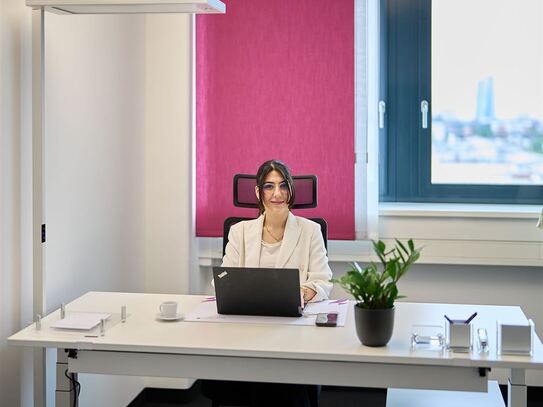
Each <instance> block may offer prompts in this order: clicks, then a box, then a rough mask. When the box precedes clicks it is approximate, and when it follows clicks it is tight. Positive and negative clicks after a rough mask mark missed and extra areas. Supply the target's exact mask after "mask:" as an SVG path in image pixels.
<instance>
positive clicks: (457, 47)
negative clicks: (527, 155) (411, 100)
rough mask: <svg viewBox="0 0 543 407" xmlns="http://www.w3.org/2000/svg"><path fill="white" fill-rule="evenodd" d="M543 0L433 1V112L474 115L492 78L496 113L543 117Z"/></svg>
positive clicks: (458, 115)
mask: <svg viewBox="0 0 543 407" xmlns="http://www.w3.org/2000/svg"><path fill="white" fill-rule="evenodd" d="M542 17H543V1H541V0H522V1H518V0H508V1H506V0H437V1H433V2H432V103H433V106H432V113H433V115H434V116H435V115H436V114H439V113H453V114H454V115H455V116H456V117H457V118H459V119H464V120H472V119H474V118H475V113H476V105H477V84H478V82H479V81H481V80H484V79H485V78H487V77H489V76H491V77H493V79H494V100H495V109H496V117H497V118H499V119H500V118H502V119H510V118H514V117H518V116H529V117H532V118H536V119H541V120H543V58H542V56H543V28H542V26H543V24H541V21H542V20H543V19H542Z"/></svg>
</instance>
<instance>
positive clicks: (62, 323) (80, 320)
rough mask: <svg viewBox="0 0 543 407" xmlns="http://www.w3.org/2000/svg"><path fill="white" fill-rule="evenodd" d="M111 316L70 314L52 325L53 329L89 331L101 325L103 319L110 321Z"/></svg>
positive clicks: (81, 313)
mask: <svg viewBox="0 0 543 407" xmlns="http://www.w3.org/2000/svg"><path fill="white" fill-rule="evenodd" d="M110 316H111V314H104V313H98V312H70V313H67V314H66V317H65V318H64V319H59V320H58V321H57V322H55V323H53V324H51V328H60V329H77V330H85V331H88V330H90V329H92V328H94V327H95V326H97V325H98V324H99V323H100V320H101V319H108V318H109V317H110Z"/></svg>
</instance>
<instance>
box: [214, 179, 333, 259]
mask: <svg viewBox="0 0 543 407" xmlns="http://www.w3.org/2000/svg"><path fill="white" fill-rule="evenodd" d="M292 179H293V180H294V188H295V189H296V200H295V201H294V205H293V207H292V209H305V208H316V207H317V177H316V176H315V175H295V176H293V177H292ZM255 186H256V175H248V174H236V175H234V194H233V195H234V206H237V207H240V208H258V201H257V199H256V195H255ZM249 219H254V218H249V217H236V216H233V217H229V218H226V219H225V220H224V224H223V234H222V254H223V256H224V254H225V252H226V245H227V244H228V233H229V232H230V228H231V227H232V226H233V225H235V224H236V223H238V222H241V221H242V220H249ZM308 219H310V220H312V221H313V222H316V223H318V224H319V225H320V227H321V233H322V238H323V239H324V247H325V248H326V249H327V250H328V223H326V220H324V219H323V218H308Z"/></svg>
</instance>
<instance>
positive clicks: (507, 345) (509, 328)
mask: <svg viewBox="0 0 543 407" xmlns="http://www.w3.org/2000/svg"><path fill="white" fill-rule="evenodd" d="M534 332H535V326H534V322H533V321H532V320H531V319H529V320H528V322H527V323H526V324H523V325H513V324H504V323H502V322H500V321H496V343H497V353H498V355H526V356H532V353H533V348H534Z"/></svg>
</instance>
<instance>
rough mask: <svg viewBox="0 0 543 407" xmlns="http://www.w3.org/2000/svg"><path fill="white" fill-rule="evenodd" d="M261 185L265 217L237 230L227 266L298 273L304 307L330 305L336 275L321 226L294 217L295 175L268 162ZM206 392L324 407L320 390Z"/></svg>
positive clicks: (261, 386)
mask: <svg viewBox="0 0 543 407" xmlns="http://www.w3.org/2000/svg"><path fill="white" fill-rule="evenodd" d="M256 183H257V185H256V187H255V193H256V196H257V198H258V205H259V207H260V217H259V218H257V219H254V220H249V221H243V222H239V223H237V224H235V225H234V226H232V228H231V229H230V233H229V234H228V244H227V245H226V252H225V255H224V258H223V263H222V265H223V266H225V267H285V268H298V269H299V270H300V285H301V290H302V295H303V298H304V302H309V301H320V300H324V299H327V298H328V295H329V294H330V291H331V290H332V283H330V281H329V280H330V278H331V277H332V271H331V270H330V267H329V266H328V257H327V256H326V249H325V247H324V240H323V238H322V233H321V230H320V225H319V224H318V223H315V222H313V221H310V220H308V219H305V218H301V217H298V216H294V215H293V214H292V213H291V212H290V209H291V208H292V206H293V205H294V199H295V197H296V192H295V190H294V182H293V180H292V175H291V174H290V170H289V169H288V168H287V166H286V165H285V164H284V163H282V162H281V161H278V160H270V161H266V162H265V163H264V164H262V165H261V166H260V168H259V169H258V172H257V174H256ZM202 391H203V392H204V394H205V395H206V396H207V397H210V398H211V399H220V400H236V401H237V402H238V403H239V400H240V399H242V400H243V401H244V402H247V403H249V404H250V405H251V406H253V407H267V406H273V407H275V406H284V407H310V406H316V405H318V393H319V387H318V386H312V385H295V384H270V383H247V382H223V381H215V382H210V381H207V380H205V381H203V382H202Z"/></svg>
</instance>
